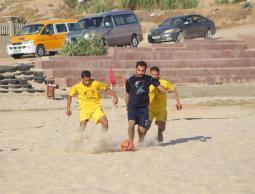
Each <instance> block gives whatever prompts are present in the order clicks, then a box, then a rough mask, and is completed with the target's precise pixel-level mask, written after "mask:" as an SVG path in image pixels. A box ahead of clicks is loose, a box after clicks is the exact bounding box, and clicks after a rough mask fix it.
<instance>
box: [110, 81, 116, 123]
mask: <svg viewBox="0 0 255 194" xmlns="http://www.w3.org/2000/svg"><path fill="white" fill-rule="evenodd" d="M111 90H112V91H113V84H112V83H111ZM112 100H113V97H112ZM112 117H113V121H114V122H115V108H114V104H113V103H112Z"/></svg>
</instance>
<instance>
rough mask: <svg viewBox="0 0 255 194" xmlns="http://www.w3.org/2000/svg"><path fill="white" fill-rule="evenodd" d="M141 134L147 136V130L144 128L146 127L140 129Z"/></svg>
mask: <svg viewBox="0 0 255 194" xmlns="http://www.w3.org/2000/svg"><path fill="white" fill-rule="evenodd" d="M139 132H140V133H141V134H144V135H145V134H146V128H144V127H139Z"/></svg>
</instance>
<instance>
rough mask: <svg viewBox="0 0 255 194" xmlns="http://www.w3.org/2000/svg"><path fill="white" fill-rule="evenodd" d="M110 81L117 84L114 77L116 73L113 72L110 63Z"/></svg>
mask: <svg viewBox="0 0 255 194" xmlns="http://www.w3.org/2000/svg"><path fill="white" fill-rule="evenodd" d="M110 82H111V84H112V85H113V86H115V85H116V80H115V77H114V74H113V71H112V66H111V65H110Z"/></svg>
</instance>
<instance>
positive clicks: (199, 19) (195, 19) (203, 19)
mask: <svg viewBox="0 0 255 194" xmlns="http://www.w3.org/2000/svg"><path fill="white" fill-rule="evenodd" d="M193 20H194V22H196V23H201V22H205V18H203V17H200V16H193Z"/></svg>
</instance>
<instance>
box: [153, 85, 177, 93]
mask: <svg viewBox="0 0 255 194" xmlns="http://www.w3.org/2000/svg"><path fill="white" fill-rule="evenodd" d="M157 88H158V89H159V90H160V91H161V92H165V93H172V92H174V90H169V89H167V88H165V87H164V86H162V85H159V86H157Z"/></svg>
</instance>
